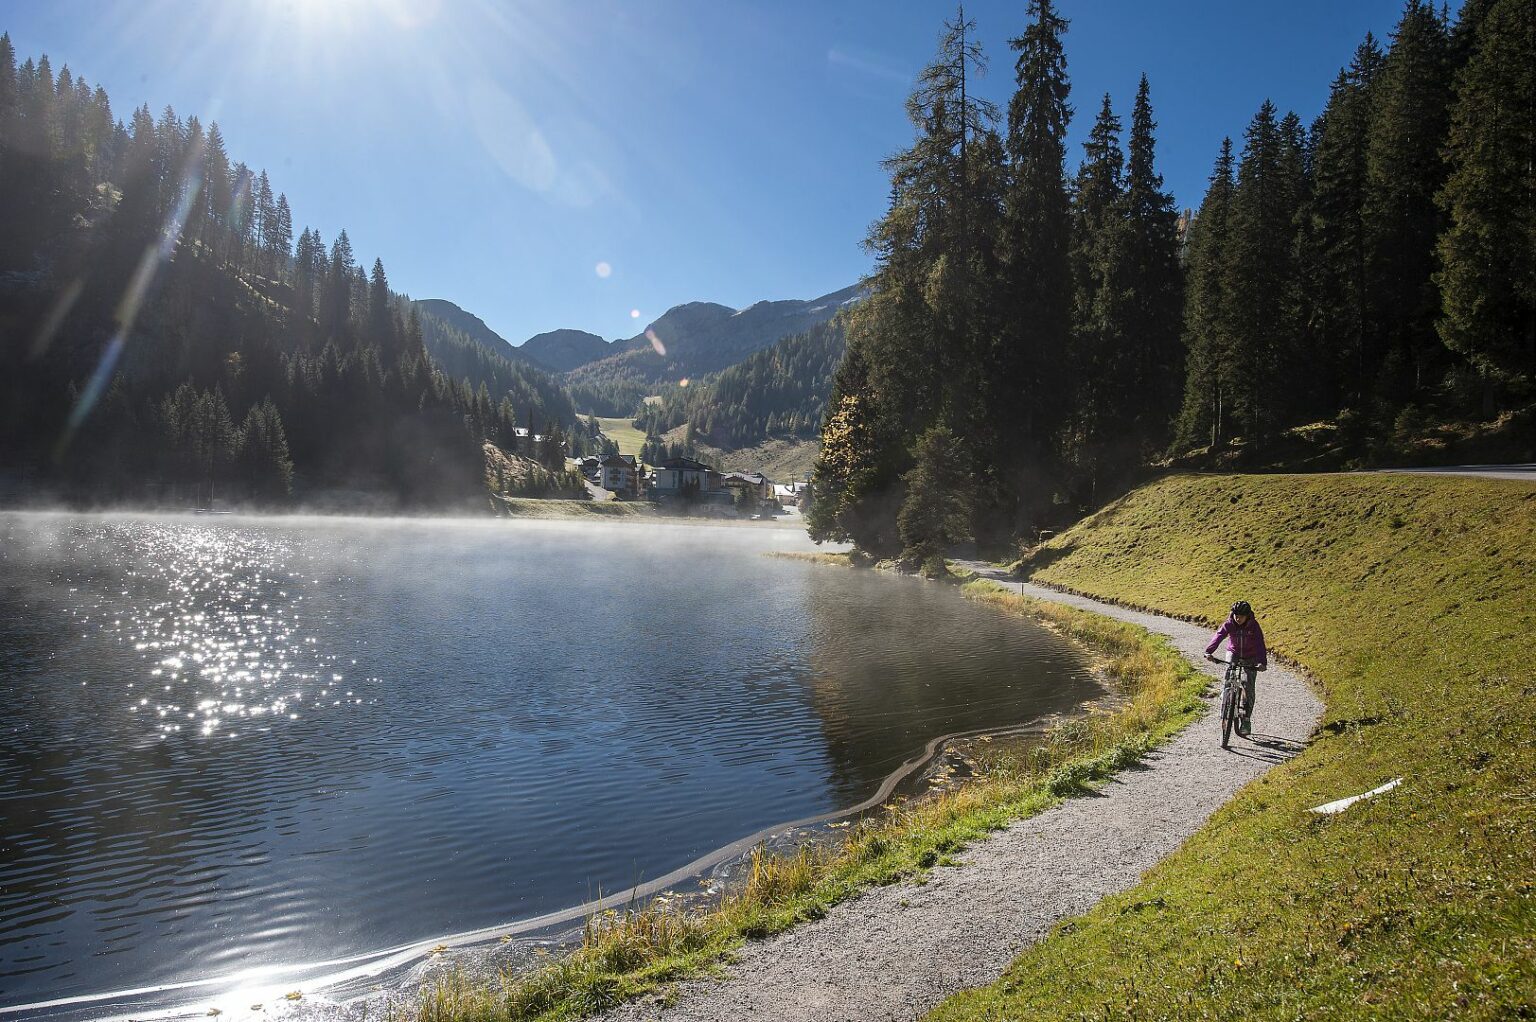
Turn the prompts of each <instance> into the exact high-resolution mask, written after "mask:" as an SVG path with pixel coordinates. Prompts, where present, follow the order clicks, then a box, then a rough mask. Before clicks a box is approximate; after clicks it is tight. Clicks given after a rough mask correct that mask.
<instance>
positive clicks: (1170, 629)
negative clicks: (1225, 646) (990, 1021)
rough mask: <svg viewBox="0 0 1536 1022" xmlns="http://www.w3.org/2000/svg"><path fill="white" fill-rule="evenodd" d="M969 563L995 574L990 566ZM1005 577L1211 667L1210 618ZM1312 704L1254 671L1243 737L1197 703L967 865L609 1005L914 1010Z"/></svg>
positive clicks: (980, 972) (800, 1012) (1028, 937)
mask: <svg viewBox="0 0 1536 1022" xmlns="http://www.w3.org/2000/svg"><path fill="white" fill-rule="evenodd" d="M968 566H969V567H971V568H972V569H973V570H977V571H978V573H980V574H983V575H989V576H990V577H994V578H998V579H999V580H1000V581H1001V578H1000V576H999V575H998V573H996V572H995V571H990V570H989V569H987V567H986V566H985V565H980V564H975V565H968ZM1005 584H1006V585H1007V586H1008V587H1009V588H1010V589H1013V590H1014V591H1015V592H1022V593H1024V594H1025V595H1028V596H1034V597H1038V598H1040V599H1045V600H1052V601H1055V602H1057V603H1064V604H1068V605H1071V606H1074V607H1082V608H1084V609H1087V610H1093V611H1097V612H1099V613H1101V614H1105V615H1107V616H1109V617H1114V618H1118V619H1120V620H1123V621H1130V622H1132V623H1134V624H1138V625H1141V626H1143V627H1145V628H1147V629H1148V630H1150V631H1152V632H1155V633H1158V634H1160V635H1166V636H1168V637H1169V638H1170V639H1171V640H1172V641H1173V643H1174V645H1175V646H1176V647H1177V648H1178V649H1179V650H1180V651H1181V652H1183V653H1184V654H1185V655H1186V656H1188V657H1189V658H1190V659H1191V660H1192V661H1194V662H1195V663H1196V664H1197V665H1198V666H1199V667H1201V669H1202V670H1205V671H1206V672H1207V673H1209V674H1212V675H1213V676H1215V675H1217V673H1218V671H1219V668H1217V667H1216V666H1215V665H1213V664H1209V663H1206V662H1205V661H1204V660H1203V659H1202V653H1203V650H1204V647H1205V643H1206V642H1207V640H1208V639H1209V638H1210V633H1209V631H1207V630H1206V629H1205V628H1202V627H1199V626H1196V625H1191V624H1187V623H1185V622H1182V621H1175V620H1173V619H1171V618H1165V617H1159V616H1157V615H1154V614H1144V613H1140V612H1138V611H1132V610H1126V609H1124V608H1121V607H1115V606H1112V605H1110V604H1105V603H1099V602H1098V601H1095V600H1090V599H1086V598H1083V597H1077V596H1068V595H1065V594H1062V593H1057V592H1054V591H1052V590H1049V589H1045V588H1042V587H1039V586H1034V585H1028V584H1021V583H1016V582H1006V583H1005ZM1321 712H1322V704H1321V703H1320V702H1319V701H1318V699H1317V697H1316V696H1314V695H1313V694H1312V692H1311V690H1310V689H1309V688H1308V687H1307V685H1306V683H1305V682H1304V681H1303V680H1302V679H1301V678H1300V677H1299V676H1297V675H1296V674H1295V673H1293V672H1291V671H1288V670H1286V669H1285V668H1283V667H1279V666H1273V665H1272V666H1271V668H1270V670H1269V671H1268V672H1267V673H1265V674H1263V675H1260V680H1259V693H1258V702H1257V707H1256V712H1255V715H1254V734H1253V736H1252V737H1253V740H1252V741H1251V742H1246V741H1243V740H1241V739H1237V738H1234V739H1233V743H1232V748H1231V750H1229V751H1228V750H1223V749H1222V748H1221V745H1220V736H1219V733H1218V731H1219V722H1218V721H1217V719H1216V718H1215V717H1214V716H1213V715H1211V714H1206V715H1205V716H1204V717H1202V718H1201V719H1200V720H1198V721H1196V722H1195V723H1194V724H1192V725H1190V726H1189V727H1188V728H1186V729H1185V730H1184V731H1183V732H1182V733H1181V734H1180V735H1178V736H1177V737H1176V738H1175V739H1174V740H1173V741H1172V742H1170V743H1169V744H1168V745H1166V746H1164V747H1163V748H1162V749H1161V750H1159V751H1158V752H1157V753H1155V754H1154V755H1153V756H1152V757H1151V758H1150V759H1149V760H1148V761H1147V763H1146V764H1145V765H1144V766H1143V767H1141V768H1137V769H1133V770H1129V771H1126V772H1125V773H1123V774H1121V775H1120V776H1119V777H1117V778H1116V779H1114V780H1113V781H1111V782H1110V783H1109V784H1108V785H1107V786H1106V787H1105V788H1104V790H1103V791H1102V793H1101V794H1100V795H1098V796H1095V797H1084V798H1074V799H1069V800H1068V801H1067V802H1065V803H1063V804H1062V805H1060V806H1057V807H1056V808H1054V809H1051V810H1049V811H1047V812H1044V813H1041V814H1040V815H1038V816H1035V817H1032V818H1031V819H1028V820H1023V821H1021V822H1019V823H1016V824H1014V825H1013V826H1012V827H1009V828H1008V829H1007V830H1004V831H1001V832H999V833H998V834H995V835H993V836H992V837H990V838H988V839H987V840H985V841H981V842H978V843H977V844H975V845H973V846H972V847H971V848H970V849H968V850H967V851H966V852H965V853H964V854H963V855H962V856H960V859H961V862H962V865H960V866H957V867H953V868H940V869H936V870H934V871H933V873H932V876H931V879H930V880H929V881H928V883H926V884H923V885H910V884H896V885H893V886H891V887H884V888H879V889H876V890H873V891H870V892H868V893H866V894H864V895H862V896H860V897H858V898H855V899H853V900H852V901H849V902H846V903H844V904H842V905H840V906H838V907H837V908H835V909H833V910H832V911H831V912H830V913H829V914H828V915H827V917H826V918H824V919H821V920H817V921H815V922H812V923H805V924H802V925H801V926H798V927H795V928H794V929H792V930H790V931H788V932H786V933H783V934H780V935H779V936H777V937H773V938H771V939H769V940H765V941H760V942H754V943H750V944H748V945H747V946H746V948H745V949H744V950H743V951H742V954H741V956H740V959H739V961H738V962H737V963H735V964H734V965H732V966H730V967H729V968H728V969H727V970H726V973H725V975H724V977H723V978H721V979H718V980H700V981H695V982H690V983H687V984H684V985H683V986H682V987H681V988H680V989H679V990H678V991H677V997H676V1002H675V1003H674V1004H673V1005H672V1006H670V1007H664V1006H662V1005H661V1004H658V1003H656V1002H654V1001H649V1002H638V1003H632V1004H628V1005H624V1006H623V1007H621V1008H619V1009H618V1010H616V1011H614V1012H612V1013H610V1014H609V1015H607V1016H605V1017H606V1018H608V1019H612V1020H615V1022H634V1020H638V1019H667V1020H672V1022H691V1020H722V1022H723V1020H736V1019H744V1018H751V1019H764V1020H767V1019H783V1020H785V1022H813V1020H814V1022H823V1020H848V1022H875V1020H887V1019H901V1020H906V1019H914V1018H919V1017H921V1016H922V1015H924V1014H925V1013H926V1012H928V1011H929V1010H930V1009H932V1008H933V1007H934V1006H936V1005H937V1004H938V1003H939V1002H940V1001H942V1000H943V999H944V998H946V997H947V996H949V995H950V994H953V993H955V992H956V991H959V990H963V989H966V988H968V987H974V986H980V985H982V984H985V983H990V982H992V981H993V980H995V979H997V977H998V976H1000V975H1001V974H1002V972H1003V970H1004V969H1005V968H1007V966H1008V965H1009V964H1010V963H1011V962H1012V961H1013V959H1014V958H1015V957H1017V956H1018V954H1019V952H1020V951H1022V950H1023V949H1024V948H1025V947H1026V946H1028V945H1029V944H1032V943H1034V942H1035V941H1037V940H1039V939H1040V938H1041V937H1042V936H1044V934H1045V933H1046V931H1047V930H1048V929H1049V927H1050V926H1051V925H1052V924H1053V923H1055V922H1056V921H1057V920H1060V919H1062V918H1064V917H1067V916H1072V915H1077V914H1080V913H1082V912H1084V911H1086V910H1087V909H1088V908H1090V907H1091V906H1092V905H1093V904H1094V903H1095V902H1096V901H1098V900H1099V899H1100V898H1103V897H1104V896H1105V895H1108V894H1112V893H1115V892H1117V891H1123V890H1125V889H1127V888H1129V887H1131V886H1133V885H1134V884H1135V883H1136V882H1137V880H1138V878H1139V877H1140V876H1141V875H1142V873H1143V872H1145V871H1146V870H1147V869H1148V868H1149V867H1151V866H1152V865H1153V864H1155V863H1156V862H1157V861H1158V860H1160V859H1162V858H1163V857H1164V856H1166V855H1167V854H1168V853H1170V852H1172V851H1173V850H1174V849H1175V848H1177V847H1178V846H1179V845H1180V844H1181V843H1182V842H1183V841H1184V839H1185V838H1186V837H1188V836H1189V835H1190V834H1192V833H1193V832H1194V831H1195V830H1197V829H1198V828H1199V827H1200V825H1201V824H1202V823H1204V822H1205V820H1206V818H1207V817H1209V816H1210V814H1211V813H1212V812H1213V811H1214V810H1215V809H1216V807H1218V806H1219V805H1221V804H1222V803H1223V802H1225V801H1226V800H1227V799H1228V798H1230V797H1231V796H1232V795H1233V794H1234V793H1235V792H1236V791H1237V790H1238V789H1239V788H1240V787H1242V786H1243V785H1244V784H1246V783H1248V782H1249V781H1251V780H1253V779H1254V778H1255V777H1258V776H1259V775H1260V774H1262V773H1264V772H1265V771H1266V770H1268V769H1269V768H1270V767H1271V766H1273V765H1274V764H1276V763H1279V762H1282V761H1284V760H1286V759H1289V758H1290V757H1292V756H1294V755H1296V754H1297V753H1298V752H1300V751H1301V749H1302V747H1303V745H1304V743H1305V742H1306V741H1307V740H1308V737H1309V736H1310V735H1311V733H1312V731H1313V729H1314V727H1315V726H1316V724H1317V720H1318V717H1319V716H1320V714H1321Z"/></svg>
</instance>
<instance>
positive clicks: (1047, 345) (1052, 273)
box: [982, 0, 1072, 526]
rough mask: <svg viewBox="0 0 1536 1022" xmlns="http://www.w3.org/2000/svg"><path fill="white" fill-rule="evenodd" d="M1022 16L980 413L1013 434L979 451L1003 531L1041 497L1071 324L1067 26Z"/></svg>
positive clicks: (1050, 8) (1040, 7) (1044, 6)
mask: <svg viewBox="0 0 1536 1022" xmlns="http://www.w3.org/2000/svg"><path fill="white" fill-rule="evenodd" d="M1028 17H1029V25H1028V27H1027V28H1026V29H1025V31H1024V33H1023V34H1022V35H1020V36H1018V37H1017V38H1015V39H1012V40H1010V41H1009V45H1010V46H1011V47H1012V48H1013V50H1014V51H1015V52H1016V53H1017V54H1018V57H1017V59H1016V61H1015V65H1014V72H1015V81H1016V88H1015V90H1014V93H1013V96H1012V98H1011V99H1010V101H1009V103H1008V131H1007V136H1006V139H1005V148H1006V152H1007V156H1008V162H1009V188H1008V193H1007V202H1006V207H1005V218H1006V219H1005V225H1004V237H1003V257H1004V260H1005V267H1004V271H1003V272H1004V285H1003V290H1002V301H1003V302H1004V308H1005V309H1006V314H1007V324H1008V328H1007V329H1006V331H1005V332H1003V333H1002V334H1000V336H999V351H998V354H997V357H996V359H995V360H994V365H995V367H996V368H995V371H994V373H993V374H992V376H991V380H992V381H993V386H992V387H991V388H989V389H988V391H987V392H986V393H984V394H983V395H982V398H983V401H984V403H985V405H986V406H987V407H988V408H991V409H995V410H1001V409H1008V411H1007V412H1006V413H1004V414H1007V415H1008V416H1009V417H1010V419H1011V422H1010V425H1012V426H1014V427H1015V428H1013V429H1010V430H1009V431H1008V434H1007V435H1006V436H1005V437H999V438H998V442H997V443H996V444H994V445H992V446H991V449H990V450H988V451H987V452H986V453H987V455H988V456H989V460H991V461H994V462H996V463H997V464H999V465H1001V466H1002V476H1003V478H1004V479H1006V480H1008V481H1009V483H1010V485H1011V487H1012V492H1011V493H1010V494H1009V496H1010V497H1012V498H1013V500H1012V501H1011V502H1010V503H1012V504H1013V505H1014V506H1013V507H1012V508H1011V509H1007V510H1009V511H1011V515H1010V517H1011V518H1012V520H1011V521H1009V522H1008V523H1007V524H1008V525H1010V526H1017V525H1019V524H1020V523H1021V522H1022V520H1023V519H1022V516H1024V515H1028V514H1029V513H1030V511H1031V510H1038V509H1039V508H1041V507H1043V506H1045V505H1046V504H1047V503H1048V502H1049V499H1050V497H1051V493H1050V484H1049V482H1048V479H1049V475H1050V467H1049V462H1050V458H1051V454H1052V445H1053V443H1054V441H1055V439H1056V436H1057V434H1058V432H1059V430H1060V428H1061V424H1062V421H1063V418H1064V416H1065V413H1066V410H1067V409H1066V404H1065V390H1066V388H1065V387H1064V386H1063V382H1064V379H1065V376H1064V366H1065V355H1066V352H1067V346H1068V343H1069V337H1070V333H1071V327H1072V278H1071V269H1070V263H1069V252H1070V248H1071V205H1070V201H1069V198H1068V195H1067V181H1066V137H1067V126H1068V124H1069V123H1070V122H1071V119H1072V109H1071V107H1070V106H1068V104H1067V98H1068V95H1069V93H1070V85H1069V83H1068V80H1067V58H1066V53H1065V51H1064V49H1063V47H1062V36H1063V35H1065V34H1066V31H1067V21H1066V19H1065V18H1063V17H1061V16H1060V15H1059V14H1058V13H1057V11H1056V5H1055V3H1054V2H1053V0H1029V8H1028Z"/></svg>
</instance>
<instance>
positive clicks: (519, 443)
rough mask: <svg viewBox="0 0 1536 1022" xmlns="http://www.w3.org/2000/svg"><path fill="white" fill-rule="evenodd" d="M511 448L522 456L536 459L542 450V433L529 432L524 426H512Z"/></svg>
mask: <svg viewBox="0 0 1536 1022" xmlns="http://www.w3.org/2000/svg"><path fill="white" fill-rule="evenodd" d="M512 448H513V450H514V451H515V452H516V453H518V454H521V455H522V456H523V457H525V458H532V459H533V460H535V461H538V460H539V457H540V455H542V454H543V451H544V435H543V434H542V433H529V432H528V429H527V427H526V426H513V427H512Z"/></svg>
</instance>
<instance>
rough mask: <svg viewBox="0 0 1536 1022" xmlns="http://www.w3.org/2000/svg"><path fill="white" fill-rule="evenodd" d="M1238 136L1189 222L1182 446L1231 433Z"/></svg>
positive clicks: (1225, 143)
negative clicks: (1231, 263) (1230, 248)
mask: <svg viewBox="0 0 1536 1022" xmlns="http://www.w3.org/2000/svg"><path fill="white" fill-rule="evenodd" d="M1234 167H1235V165H1234V161H1233V158H1232V140H1231V139H1230V138H1224V139H1222V140H1221V155H1220V156H1218V157H1217V158H1216V166H1215V168H1214V169H1213V170H1212V171H1211V181H1210V186H1209V187H1208V188H1207V189H1206V192H1205V199H1204V200H1203V201H1202V202H1201V203H1200V210H1199V212H1198V214H1197V215H1196V216H1195V218H1194V221H1193V222H1192V223H1191V224H1190V225H1189V227H1188V256H1187V262H1186V266H1185V269H1186V273H1187V279H1188V284H1189V286H1188V289H1187V290H1186V292H1185V300H1184V380H1185V382H1184V404H1183V407H1182V409H1181V411H1180V413H1179V422H1178V426H1177V428H1176V430H1175V434H1174V443H1175V446H1176V448H1179V449H1188V448H1191V447H1196V446H1199V445H1201V444H1210V445H1212V446H1215V445H1216V444H1218V443H1220V442H1222V441H1224V440H1226V439H1227V438H1228V437H1229V436H1230V435H1231V434H1230V429H1231V424H1230V418H1231V406H1232V400H1233V393H1234V391H1235V388H1236V383H1237V379H1236V374H1235V373H1234V372H1233V368H1234V367H1233V360H1232V358H1231V354H1232V341H1231V332H1230V330H1229V329H1228V327H1227V323H1226V319H1225V317H1226V310H1227V304H1228V303H1227V300H1226V266H1227V245H1228V240H1229V235H1230V231H1231V214H1232V192H1233V190H1234V188H1235V187H1236V180H1235V169H1234Z"/></svg>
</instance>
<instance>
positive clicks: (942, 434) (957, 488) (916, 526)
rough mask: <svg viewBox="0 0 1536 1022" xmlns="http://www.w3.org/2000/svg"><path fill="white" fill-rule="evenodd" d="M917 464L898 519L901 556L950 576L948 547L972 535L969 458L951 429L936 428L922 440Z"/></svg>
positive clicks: (916, 453) (924, 568)
mask: <svg viewBox="0 0 1536 1022" xmlns="http://www.w3.org/2000/svg"><path fill="white" fill-rule="evenodd" d="M912 460H913V465H912V468H911V469H910V470H909V471H908V472H907V473H906V474H905V475H904V476H902V483H903V484H904V485H905V487H906V499H905V500H903V502H902V505H901V511H900V512H899V513H898V515H897V517H896V525H897V528H898V530H899V531H900V533H901V543H902V554H901V556H902V560H903V561H905V562H906V563H907V564H909V565H911V566H912V567H914V568H919V569H921V570H922V571H923V572H924V573H925V574H928V575H931V576H934V577H937V576H942V575H946V574H948V570H947V569H946V568H945V566H944V549H945V548H946V547H948V546H950V545H952V544H954V543H959V542H962V541H964V540H966V539H969V538H970V535H971V532H970V524H971V508H970V503H969V494H970V493H971V484H970V480H969V479H968V478H967V473H966V469H965V465H966V461H967V456H966V452H965V450H964V448H963V446H962V445H961V443H960V441H959V440H958V439H957V438H956V437H955V435H954V434H953V433H951V432H950V431H949V428H948V427H946V426H943V425H939V426H935V427H933V428H932V429H930V430H928V431H927V432H925V433H924V434H923V435H922V436H920V437H919V438H918V440H917V444H916V446H915V449H914V451H913V458H912Z"/></svg>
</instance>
